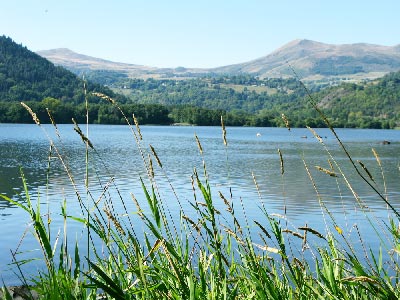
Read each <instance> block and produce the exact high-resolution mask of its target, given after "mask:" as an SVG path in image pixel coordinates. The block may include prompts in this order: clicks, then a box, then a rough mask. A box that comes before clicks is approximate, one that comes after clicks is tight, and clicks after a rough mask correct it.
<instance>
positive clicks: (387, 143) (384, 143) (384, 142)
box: [381, 140, 390, 145]
mask: <svg viewBox="0 0 400 300" xmlns="http://www.w3.org/2000/svg"><path fill="white" fill-rule="evenodd" d="M381 144H382V145H390V141H386V140H384V141H382V142H381Z"/></svg>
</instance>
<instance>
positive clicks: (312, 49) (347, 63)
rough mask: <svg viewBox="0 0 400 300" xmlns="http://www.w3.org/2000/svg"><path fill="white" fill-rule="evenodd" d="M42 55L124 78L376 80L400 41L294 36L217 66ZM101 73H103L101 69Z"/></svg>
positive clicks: (397, 64)
mask: <svg viewBox="0 0 400 300" xmlns="http://www.w3.org/2000/svg"><path fill="white" fill-rule="evenodd" d="M37 53H38V54H39V55H41V56H43V57H45V58H47V59H49V60H50V61H52V62H53V63H54V64H56V65H61V66H64V67H66V68H68V69H69V70H72V71H73V72H75V73H76V74H82V73H83V72H86V73H87V74H89V76H90V73H92V74H95V75H101V76H94V77H95V78H97V77H100V78H104V76H105V77H109V78H111V81H112V80H118V77H125V78H126V77H131V78H148V77H156V78H160V77H164V78H165V77H174V76H178V77H198V76H200V75H204V74H231V75H234V74H243V73H248V74H252V75H254V76H260V77H261V78H281V77H283V78H285V77H295V76H294V73H293V70H292V68H293V69H294V70H295V71H296V73H297V74H298V75H299V76H300V77H301V78H302V79H304V80H320V79H329V78H334V77H342V78H344V77H347V78H353V79H366V78H369V79H372V78H377V77H381V76H383V75H384V74H386V73H389V72H394V71H398V70H400V45H397V46H393V47H389V46H380V45H372V44H365V43H358V44H344V45H332V44H324V43H320V42H315V41H311V40H304V39H303V40H294V41H292V42H290V43H288V44H286V45H284V46H283V47H281V48H279V49H277V50H275V51H274V52H272V53H271V54H268V55H266V56H264V57H261V58H258V59H255V60H252V61H249V62H244V63H239V64H234V65H229V66H222V67H218V68H211V69H195V68H182V67H180V68H175V69H173V68H155V67H148V66H141V65H132V64H124V63H118V62H111V61H107V60H103V59H99V58H94V57H90V56H86V55H82V54H77V53H75V52H72V51H71V50H68V49H54V50H46V51H38V52H37ZM99 73H101V74H99Z"/></svg>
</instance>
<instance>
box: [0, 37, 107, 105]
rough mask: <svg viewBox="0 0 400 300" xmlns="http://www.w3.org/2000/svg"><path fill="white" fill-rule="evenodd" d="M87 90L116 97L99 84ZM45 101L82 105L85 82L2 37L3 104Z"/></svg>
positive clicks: (0, 92) (0, 79) (0, 94)
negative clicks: (53, 100) (45, 99)
mask: <svg viewBox="0 0 400 300" xmlns="http://www.w3.org/2000/svg"><path fill="white" fill-rule="evenodd" d="M87 90H88V91H89V92H90V91H94V90H96V91H98V92H102V93H105V94H108V95H111V96H115V94H114V93H113V92H112V91H111V90H109V89H108V88H105V87H103V86H101V85H99V84H92V83H89V84H88V85H87ZM46 97H53V98H56V99H59V100H61V101H65V102H71V103H82V102H83V101H84V83H83V80H81V79H79V78H78V77H77V76H76V75H75V74H73V73H72V72H70V71H68V70H66V69H64V68H63V67H56V66H54V65H53V64H52V63H51V62H49V61H48V60H47V59H45V58H43V57H41V56H39V55H37V54H36V53H34V52H32V51H30V50H28V49H27V48H26V47H23V46H22V45H19V44H17V43H15V42H14V41H13V40H12V39H11V38H9V37H6V36H0V101H41V100H42V99H44V98H46ZM92 98H93V97H92Z"/></svg>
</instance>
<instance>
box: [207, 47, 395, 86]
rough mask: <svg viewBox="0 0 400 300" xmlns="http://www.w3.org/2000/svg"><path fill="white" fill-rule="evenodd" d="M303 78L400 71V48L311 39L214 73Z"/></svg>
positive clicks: (370, 75) (371, 76)
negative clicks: (337, 43) (322, 41)
mask: <svg viewBox="0 0 400 300" xmlns="http://www.w3.org/2000/svg"><path fill="white" fill-rule="evenodd" d="M292 68H293V69H294V70H295V71H296V73H297V74H298V75H299V76H300V78H303V79H306V80H307V79H318V78H323V77H333V76H351V77H354V76H356V75H358V76H359V77H361V78H376V77H379V76H382V75H383V74H385V73H388V72H394V71H398V70H400V45H397V46H394V47H388V46H380V45H372V44H363V43H358V44H344V45H331V44H324V43H319V42H315V41H310V40H295V41H292V42H290V43H288V44H286V45H284V46H283V47H281V48H279V49H277V50H275V51H274V52H272V53H271V54H269V55H267V56H264V57H261V58H258V59H255V60H253V61H250V62H245V63H241V64H235V65H230V66H224V67H220V68H216V69H214V70H213V71H214V72H218V73H220V72H223V73H250V74H257V75H259V76H260V77H272V78H274V77H293V70H292Z"/></svg>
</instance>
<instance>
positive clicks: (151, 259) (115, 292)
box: [0, 99, 400, 300]
mask: <svg viewBox="0 0 400 300" xmlns="http://www.w3.org/2000/svg"><path fill="white" fill-rule="evenodd" d="M105 100H107V101H108V102H110V105H113V106H114V107H115V108H116V109H118V105H117V104H116V103H115V101H110V99H105ZM27 109H28V108H27ZM28 111H29V109H28ZM30 113H31V114H32V116H33V118H34V120H35V123H36V124H37V125H38V126H40V127H41V128H42V129H43V131H44V134H45V135H46V136H47V138H48V139H49V143H50V152H51V154H50V155H49V157H50V156H51V157H56V158H57V159H58V160H59V162H60V163H61V165H62V166H63V167H64V170H65V173H66V175H67V176H68V177H69V180H70V188H71V189H72V190H73V191H74V195H75V197H74V199H66V200H64V201H62V202H61V203H60V206H61V218H62V224H63V227H62V228H60V230H58V229H56V230H54V229H53V228H52V222H51V220H50V219H49V214H48V213H47V212H43V208H42V206H41V204H40V201H39V200H37V203H36V204H35V203H34V201H33V200H32V196H31V194H30V191H29V188H28V184H27V183H26V180H25V179H24V176H23V171H21V176H22V180H23V185H24V190H25V195H24V197H23V200H24V201H16V200H13V199H11V198H8V197H7V196H5V195H0V197H2V198H3V199H5V200H7V201H9V202H10V203H12V204H13V205H16V206H18V207H19V208H20V209H22V210H24V211H26V213H27V214H28V215H29V216H30V218H31V221H32V224H33V231H32V233H33V235H34V236H35V237H36V239H37V241H38V244H39V246H40V249H41V253H42V259H43V261H44V266H45V268H44V269H42V270H41V271H39V273H38V274H37V276H34V277H33V278H26V276H24V271H23V269H24V268H29V262H28V261H23V260H20V259H19V257H20V256H19V255H20V254H19V253H17V252H12V254H13V262H14V265H15V266H16V268H17V270H19V271H20V273H19V277H20V279H21V285H25V286H29V287H30V289H29V290H31V291H33V292H34V293H35V295H34V294H33V293H26V294H25V295H24V297H26V298H27V299H36V298H39V299H307V300H311V299H399V298H400V284H399V275H400V268H399V267H400V265H399V257H398V255H399V254H400V228H399V221H400V220H399V213H398V211H397V210H396V208H395V207H394V206H393V205H392V202H391V201H390V199H387V198H386V197H385V196H384V195H383V194H381V193H380V192H379V191H378V188H377V187H376V184H375V183H374V181H373V179H372V178H371V177H369V176H368V174H369V171H368V169H366V167H365V166H364V167H362V166H363V165H362V163H361V164H358V165H357V162H354V161H353V160H352V158H351V156H350V155H349V154H348V152H347V151H346V147H345V145H344V144H343V143H342V142H341V141H340V139H339V137H338V136H337V135H336V133H335V131H334V130H333V128H332V127H330V128H331V130H332V132H333V133H334V134H335V136H336V138H337V141H338V142H339V144H340V145H341V147H342V150H343V151H344V152H345V153H346V155H347V157H348V159H349V160H350V163H351V164H352V165H353V166H354V168H355V169H356V170H357V172H358V174H359V178H360V180H363V181H365V182H366V183H367V186H368V188H371V189H374V191H375V193H376V197H377V198H379V199H381V200H382V209H388V220H386V222H385V223H384V224H385V226H381V225H380V224H378V222H377V221H376V219H374V218H373V215H371V214H370V212H369V211H368V209H364V208H363V207H364V206H363V200H362V199H361V198H360V197H359V196H358V195H357V193H356V192H355V191H354V190H353V188H352V185H351V183H350V181H349V180H348V178H347V176H346V174H344V172H342V169H341V166H340V164H339V163H338V162H337V161H336V160H335V157H333V156H332V155H330V152H329V150H328V148H326V147H325V145H324V142H323V140H322V139H318V134H317V133H316V132H315V131H313V130H312V129H310V130H311V131H312V132H313V134H314V136H315V137H316V138H317V140H318V141H319V143H320V144H321V146H322V147H325V149H326V151H327V153H328V155H329V156H330V160H329V162H330V168H329V169H328V168H323V167H319V168H318V170H319V171H320V172H321V174H324V175H326V176H330V177H332V180H333V181H336V180H341V181H342V182H344V184H345V186H346V187H347V188H348V189H350V190H351V191H352V192H353V195H354V205H355V206H357V208H358V209H360V210H363V211H364V213H365V217H366V218H368V219H370V220H371V221H370V224H371V234H374V233H376V234H377V235H379V237H380V240H381V241H382V245H383V246H382V248H381V249H380V250H378V251H376V250H377V249H370V248H368V247H367V246H365V243H364V239H365V237H363V236H362V234H361V233H359V240H357V241H354V240H353V239H351V238H350V235H348V234H347V233H346V232H345V230H346V229H345V228H341V227H340V225H339V223H338V222H337V221H336V217H337V216H335V215H334V214H333V213H331V212H330V211H329V209H328V207H327V206H326V205H325V203H324V202H323V199H322V197H320V193H319V191H318V188H317V185H316V183H315V180H314V178H313V176H312V172H310V167H309V166H308V164H307V162H306V161H305V160H303V163H304V169H305V171H306V172H307V174H308V175H309V178H310V184H311V185H313V187H314V189H315V191H316V194H315V195H316V196H315V197H316V198H317V199H318V201H319V203H320V207H321V211H322V212H323V217H324V218H325V223H326V224H331V225H330V226H328V225H327V226H326V229H325V231H324V232H321V231H318V230H316V229H314V228H312V227H309V226H308V225H307V224H306V225H305V226H303V227H293V226H291V225H290V224H291V223H290V220H288V219H287V216H286V215H278V214H273V213H270V212H269V211H268V208H267V207H266V206H265V205H264V202H263V201H262V195H261V192H260V190H259V189H258V183H257V178H256V176H255V175H253V180H254V188H255V189H256V190H258V191H259V193H260V199H259V201H260V205H259V209H260V215H262V216H263V217H262V221H260V219H258V220H252V219H251V218H248V217H247V215H246V207H245V205H244V202H243V200H242V198H241V197H236V196H235V194H234V193H233V192H232V189H228V190H218V188H215V187H214V186H213V185H211V184H210V179H209V178H210V174H209V173H208V171H207V168H206V161H205V159H204V156H203V155H204V153H203V152H204V149H203V147H202V144H201V139H200V138H199V137H198V136H197V135H195V136H194V140H195V141H196V142H197V145H198V149H199V157H200V159H201V160H202V164H203V168H202V169H201V170H197V169H194V170H193V174H192V176H191V187H190V189H191V191H192V198H191V199H189V200H185V201H182V200H181V199H182V197H180V195H179V194H178V193H177V191H176V190H175V189H174V187H173V185H172V184H171V185H169V186H167V188H168V189H170V191H171V193H170V194H171V195H173V196H172V197H171V198H163V195H164V193H163V191H162V190H161V188H165V187H164V185H161V184H159V181H158V179H159V178H160V177H162V178H163V179H164V182H170V180H169V178H168V173H167V170H164V167H163V164H162V157H159V156H158V154H157V147H156V146H155V145H149V146H146V145H144V143H143V138H142V134H141V132H140V126H139V124H138V122H137V119H136V118H135V116H133V117H129V116H125V115H124V114H123V112H122V111H120V113H121V115H122V116H123V118H125V120H126V123H127V125H128V127H129V130H130V131H131V133H132V138H133V140H134V142H135V144H136V146H137V149H138V153H139V155H140V156H141V158H142V162H143V168H144V170H145V174H147V175H146V176H140V177H139V178H138V180H139V181H140V183H141V186H142V191H141V193H140V194H138V193H135V194H134V193H132V194H131V197H130V199H125V198H124V197H123V196H122V195H121V193H119V192H118V187H117V186H116V185H115V184H114V178H113V177H112V176H110V177H109V179H108V181H107V182H103V181H101V180H100V178H99V177H96V176H98V175H97V174H98V173H99V172H102V171H103V172H107V164H106V162H104V161H102V159H101V157H100V155H99V154H98V153H97V152H96V148H95V146H94V144H93V143H91V141H90V138H89V134H88V133H89V127H87V128H86V133H85V132H84V130H82V129H81V128H80V127H79V125H78V124H76V123H75V128H74V129H75V131H76V132H77V134H79V136H80V137H81V139H82V142H83V143H84V144H85V145H86V166H85V183H84V184H83V187H84V188H83V189H82V188H81V186H80V184H79V183H78V182H76V180H75V177H74V176H73V171H74V170H71V169H70V168H69V166H68V162H67V160H66V157H65V156H64V154H63V153H62V151H61V149H59V147H58V146H57V144H56V143H55V142H54V141H53V140H52V138H51V137H50V135H49V134H48V133H47V131H46V129H45V128H43V127H42V126H41V124H40V121H39V120H37V117H36V115H34V113H33V112H32V111H30ZM49 115H50V116H51V112H50V111H49ZM51 120H52V122H53V125H54V129H55V130H56V132H57V137H58V138H60V139H61V136H60V134H59V132H58V130H57V125H56V124H55V123H54V120H53V119H52V118H51ZM221 121H222V122H221V123H222V138H221V147H223V148H224V149H225V153H226V160H227V168H229V144H228V142H229V139H228V137H227V132H229V131H228V130H227V129H226V128H225V126H224V123H223V120H221ZM284 121H285V123H286V124H287V126H288V129H290V127H289V120H287V118H284ZM374 154H375V158H376V161H377V165H378V167H381V164H380V160H379V155H378V153H376V151H375V152H374ZM89 158H90V159H89ZM93 159H96V160H98V161H99V165H101V166H102V167H101V168H99V169H97V170H95V171H93V168H92V166H91V165H90V162H91V161H92V160H93ZM224 159H225V158H224ZM49 160H50V159H49ZM277 162H278V164H277V166H278V168H279V166H280V173H281V176H282V178H284V176H285V168H284V166H285V162H284V156H283V155H282V151H281V149H277ZM360 166H361V168H360ZM382 174H383V173H382ZM91 176H93V177H95V178H96V179H98V182H99V185H100V190H101V193H100V194H98V193H97V192H95V190H94V188H93V187H92V186H91V185H90V184H89V179H90V178H91ZM102 178H104V176H103V177H102ZM165 179H166V180H165ZM69 201H78V203H79V206H80V208H81V214H79V215H70V214H69V212H68V210H67V202H69ZM172 201H174V203H176V204H177V205H175V206H174V207H179V211H173V210H172V209H171V207H172V206H171V202H172ZM132 207H133V208H132ZM221 207H222V208H223V209H221ZM239 214H241V215H243V216H244V217H243V218H239V217H238V215H239ZM70 222H78V223H80V224H82V227H83V228H84V232H85V236H86V239H85V240H86V243H85V244H82V243H80V244H78V242H76V243H75V244H74V246H73V247H71V241H70V239H71V237H70V236H69V233H68V230H67V225H68V224H70ZM138 224H139V225H138ZM355 230H357V228H356V229H355ZM54 232H57V233H56V234H53V233H54ZM21 242H23V241H21ZM356 243H357V244H360V245H361V247H360V246H357V247H356V245H355V244H356ZM2 298H3V299H12V295H11V294H10V293H9V292H7V290H6V289H3V295H2Z"/></svg>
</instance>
